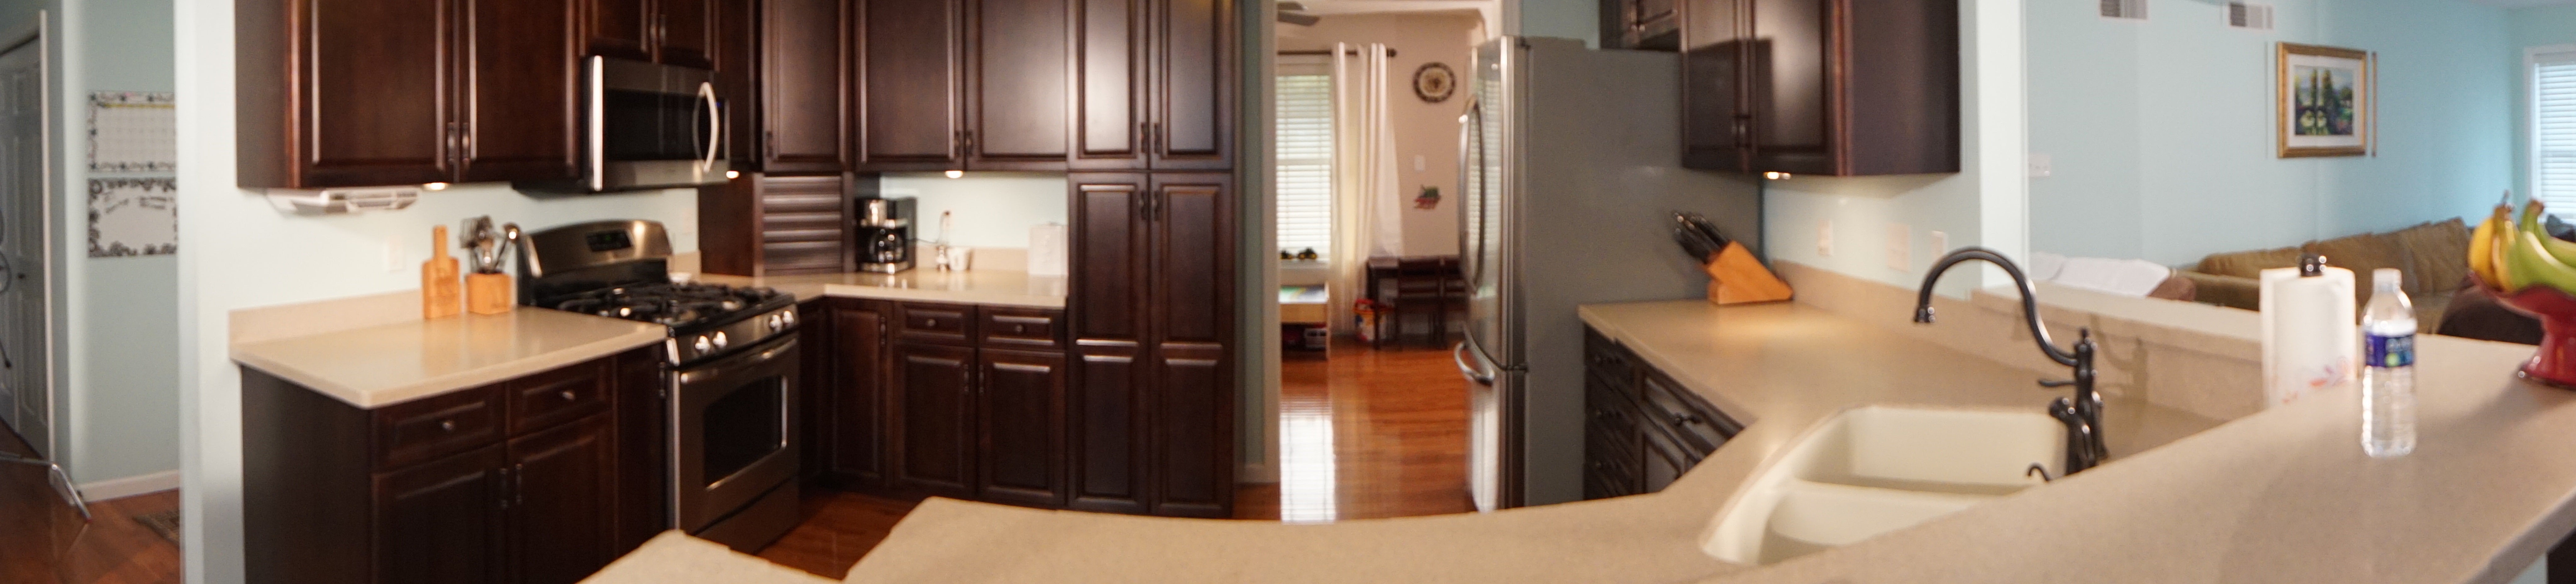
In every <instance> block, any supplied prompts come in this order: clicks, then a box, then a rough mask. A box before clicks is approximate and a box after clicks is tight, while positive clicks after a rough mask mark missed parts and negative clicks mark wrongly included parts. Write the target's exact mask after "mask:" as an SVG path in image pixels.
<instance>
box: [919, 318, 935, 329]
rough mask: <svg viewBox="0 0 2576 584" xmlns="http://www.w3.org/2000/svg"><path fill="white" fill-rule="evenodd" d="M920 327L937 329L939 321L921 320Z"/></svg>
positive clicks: (933, 319) (932, 319)
mask: <svg viewBox="0 0 2576 584" xmlns="http://www.w3.org/2000/svg"><path fill="white" fill-rule="evenodd" d="M921 326H922V327H924V328H938V327H939V319H936V318H930V319H923V320H922V321H921Z"/></svg>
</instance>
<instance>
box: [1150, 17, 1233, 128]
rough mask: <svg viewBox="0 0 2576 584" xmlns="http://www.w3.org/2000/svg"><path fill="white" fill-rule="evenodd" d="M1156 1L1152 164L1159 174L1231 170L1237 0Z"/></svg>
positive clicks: (1151, 121)
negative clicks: (1235, 12)
mask: <svg viewBox="0 0 2576 584" xmlns="http://www.w3.org/2000/svg"><path fill="white" fill-rule="evenodd" d="M1156 2H1157V4H1159V6H1157V8H1158V9H1157V10H1156V11H1155V12H1154V14H1153V19H1152V21H1151V22H1152V26H1153V32H1154V33H1155V34H1154V40H1153V46H1152V49H1153V50H1152V54H1151V57H1152V61H1151V62H1152V64H1153V65H1152V69H1153V71H1152V76H1153V77H1152V79H1153V88H1154V92H1153V95H1154V98H1155V99H1154V103H1153V104H1152V105H1151V106H1150V107H1151V108H1152V109H1153V119H1152V120H1149V121H1148V122H1147V123H1149V124H1151V126H1149V129H1150V130H1151V133H1150V134H1149V135H1148V136H1147V138H1146V139H1147V146H1148V152H1149V153H1150V155H1149V156H1148V158H1149V159H1150V161H1151V162H1150V164H1151V165H1152V166H1153V168H1154V169H1155V170H1227V169H1231V168H1234V78H1235V25H1236V23H1235V21H1234V1H1233V0H1156Z"/></svg>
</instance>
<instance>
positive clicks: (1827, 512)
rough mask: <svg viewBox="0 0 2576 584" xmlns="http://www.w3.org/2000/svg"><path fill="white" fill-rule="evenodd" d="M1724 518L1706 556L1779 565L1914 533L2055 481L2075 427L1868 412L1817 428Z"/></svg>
mask: <svg viewBox="0 0 2576 584" xmlns="http://www.w3.org/2000/svg"><path fill="white" fill-rule="evenodd" d="M1782 452H1783V454H1782V455H1781V456H1780V457H1779V458H1778V459H1777V461H1776V462H1774V463H1773V464H1772V465H1771V466H1770V467H1769V468H1766V469H1763V470H1762V471H1760V474H1757V475H1756V476H1755V477H1754V479H1753V480H1752V481H1751V482H1749V483H1748V484H1747V486H1746V487H1745V488H1744V489H1742V490H1741V491H1738V492H1737V494H1736V496H1735V500H1734V501H1732V502H1730V503H1728V504H1727V505H1726V507H1725V508H1724V509H1723V510H1721V511H1719V512H1718V516H1717V519H1716V522H1715V525H1713V526H1712V529H1710V530H1709V531H1708V534H1707V536H1706V539H1705V540H1703V541H1702V542H1701V550H1702V551H1705V552H1707V553H1708V554H1709V555H1711V556H1714V557H1716V558H1717V559H1720V560H1726V561H1729V562H1735V563H1740V564H1757V565H1758V564H1770V563H1774V562H1778V561H1781V560H1786V559H1789V558H1793V557H1797V556H1801V555H1805V554H1809V553H1814V552H1817V551H1822V550H1825V549H1827V548H1832V547H1835V546H1841V545H1845V544H1850V543H1854V542H1858V541H1860V540H1863V539H1868V538H1869V537H1871V536H1875V535H1878V534H1881V533H1886V532H1890V531H1895V530H1898V529H1903V528H1906V527H1910V526H1913V525H1916V524H1919V523H1922V522H1925V521H1930V520H1932V519H1934V518H1937V517H1940V516H1942V515H1947V514H1950V513H1952V512H1956V511H1958V510H1961V509H1966V508H1968V507H1970V506H1973V505H1976V504H1978V503H1983V502H1986V501H1991V500H1994V499H1997V498H2001V497H2003V496H2006V495H2010V494H2013V493H2015V492H2019V491H2021V490H2022V489H2026V488H2030V487H2032V486H2036V485H2039V484H2041V483H2043V482H2045V481H2046V479H2045V478H2044V476H2042V475H2041V474H2040V473H2033V472H2030V468H2031V466H2032V465H2034V464H2036V465H2039V466H2040V467H2041V468H2042V469H2043V470H2044V471H2045V476H2056V475H2057V474H2059V472H2060V469H2061V467H2062V466H2063V465H2064V464H2065V458H2066V427H2065V426H2064V425H2062V424H2060V423H2059V422H2058V421H2057V420H2056V419H2055V418H2050V417H2048V416H2047V415H2046V414H2043V413H2040V412H2038V411H2036V410H2035V409H2034V410H2032V411H2004V410H1973V409H1936V408H1912V407H1889V406H1867V407H1861V408H1855V409H1851V410H1846V411H1844V412H1843V413H1841V414H1839V415H1836V416H1834V417H1833V418H1831V419H1828V420H1826V421H1825V422H1824V423H1823V424H1820V425H1818V426H1817V427H1815V428H1814V429H1811V430H1809V431H1808V432H1807V433H1806V435H1805V436H1804V437H1802V438H1800V439H1799V440H1798V441H1797V442H1796V443H1793V444H1791V445H1789V446H1788V447H1787V448H1786V449H1784V450H1783V451H1782Z"/></svg>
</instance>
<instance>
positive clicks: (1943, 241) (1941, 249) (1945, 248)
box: [1923, 231, 1950, 256]
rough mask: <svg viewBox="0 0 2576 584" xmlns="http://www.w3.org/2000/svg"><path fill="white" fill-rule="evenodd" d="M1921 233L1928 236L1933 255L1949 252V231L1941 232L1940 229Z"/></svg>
mask: <svg viewBox="0 0 2576 584" xmlns="http://www.w3.org/2000/svg"><path fill="white" fill-rule="evenodd" d="M1923 235H1924V236H1925V237H1927V238H1930V239H1931V240H1932V254H1933V255H1936V256H1938V255H1944V254H1948V253H1950V234H1949V233H1947V232H1942V231H1932V232H1927V233H1924V234H1923Z"/></svg>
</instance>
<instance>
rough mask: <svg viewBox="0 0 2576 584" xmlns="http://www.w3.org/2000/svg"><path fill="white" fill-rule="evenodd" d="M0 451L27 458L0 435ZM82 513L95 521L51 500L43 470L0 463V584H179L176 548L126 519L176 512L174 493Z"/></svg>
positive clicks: (15, 442)
mask: <svg viewBox="0 0 2576 584" xmlns="http://www.w3.org/2000/svg"><path fill="white" fill-rule="evenodd" d="M0 451H8V452H10V453H13V454H28V453H31V452H33V451H32V450H31V449H29V448H28V447H27V445H26V443H25V442H23V441H20V440H19V439H18V436H17V435H16V434H14V433H10V432H9V431H8V430H6V429H0ZM89 507H90V512H91V513H92V514H93V515H94V516H95V518H94V519H93V520H92V521H90V522H87V523H83V522H82V521H81V518H80V514H79V513H78V512H77V511H74V510H73V509H72V506H71V505H70V504H68V503H65V502H63V500H62V499H61V498H59V497H57V496H55V494H54V489H53V487H52V486H50V485H49V484H48V482H47V480H46V477H45V470H44V468H43V467H36V466H26V465H19V464H0V583H7V584H20V583H27V584H37V583H66V584H67V583H75V582H77V583H83V584H140V583H159V582H178V581H180V569H181V568H180V559H179V546H178V544H176V543H173V542H171V541H170V540H167V539H162V537H161V536H160V535H159V534H156V533H153V532H152V530H151V529H149V528H146V527H144V526H143V524H142V523H139V522H136V521H135V520H134V518H135V517H136V516H139V515H144V514H149V513H158V512H164V511H171V510H175V509H178V508H179V492H178V491H161V492H157V493H146V494H142V495H136V496H132V497H125V498H122V499H114V500H108V501H91V502H90V504H89ZM29 527H35V528H34V529H30V528H29Z"/></svg>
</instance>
